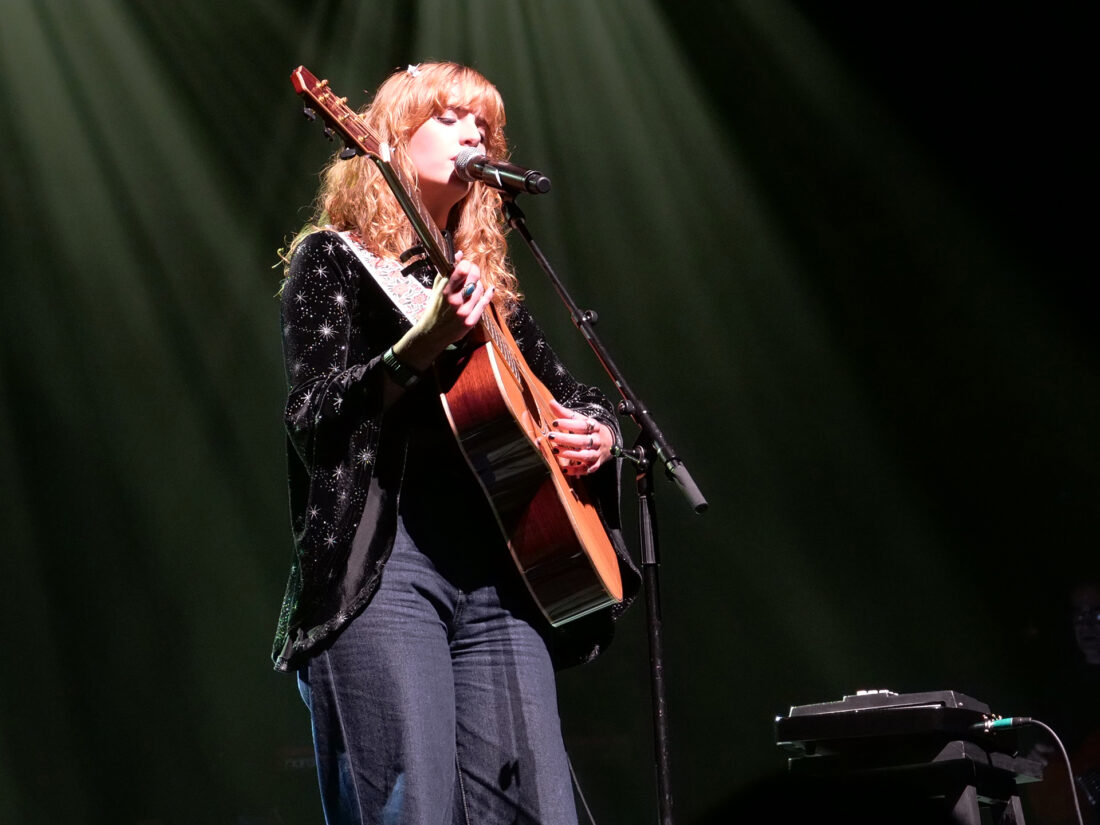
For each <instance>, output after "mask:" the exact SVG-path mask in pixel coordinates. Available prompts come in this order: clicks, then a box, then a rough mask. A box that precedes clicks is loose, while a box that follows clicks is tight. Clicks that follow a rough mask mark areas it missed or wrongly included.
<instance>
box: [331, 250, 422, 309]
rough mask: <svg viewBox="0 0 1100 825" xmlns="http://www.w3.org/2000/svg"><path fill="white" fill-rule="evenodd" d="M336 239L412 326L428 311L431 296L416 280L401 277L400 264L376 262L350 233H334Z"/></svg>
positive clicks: (384, 261) (385, 259) (383, 259)
mask: <svg viewBox="0 0 1100 825" xmlns="http://www.w3.org/2000/svg"><path fill="white" fill-rule="evenodd" d="M336 234H337V235H339V236H340V238H341V239H342V240H343V241H344V243H346V244H347V245H348V248H349V249H351V251H352V252H354V253H355V254H356V255H357V256H358V258H359V260H360V262H361V263H362V264H363V266H364V267H365V268H366V270H367V272H369V273H370V276H371V277H372V278H374V281H375V283H377V284H378V286H380V287H381V288H382V291H383V292H384V293H386V296H387V297H388V298H389V299H390V301H392V302H393V305H394V306H395V307H397V308H398V309H399V310H401V313H402V314H403V315H404V316H405V317H406V318H407V319H408V320H409V323H410V324H415V323H416V322H417V320H419V318H420V316H421V315H423V314H424V312H425V310H427V308H428V302H429V301H430V300H431V297H432V293H431V291H430V290H429V289H427V288H426V287H425V286H424V285H423V284H422V283H420V281H418V280H417V279H416V278H414V277H412V276H409V275H406V274H404V272H402V270H401V264H400V263H398V262H397V261H391V260H389V259H388V258H379V257H378V256H377V255H375V254H374V253H373V252H370V251H369V250H368V249H367V248H366V247H365V246H363V243H362V242H361V241H360V240H359V236H358V234H356V233H354V232H337V233H336Z"/></svg>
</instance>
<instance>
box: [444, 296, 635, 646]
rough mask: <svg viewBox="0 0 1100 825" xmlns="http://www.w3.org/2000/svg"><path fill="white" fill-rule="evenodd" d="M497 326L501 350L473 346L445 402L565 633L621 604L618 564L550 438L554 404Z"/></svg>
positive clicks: (523, 568)
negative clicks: (568, 624)
mask: <svg viewBox="0 0 1100 825" xmlns="http://www.w3.org/2000/svg"><path fill="white" fill-rule="evenodd" d="M490 310H493V311H494V315H495V308H493V307H490V308H488V309H487V310H486V311H487V312H488V311H490ZM495 324H496V326H497V330H499V332H500V336H498V341H500V339H503V340H502V341H500V344H501V345H498V344H497V343H493V342H492V341H486V342H484V343H482V344H481V345H479V346H477V347H476V348H474V349H473V350H472V352H471V353H470V354H468V355H467V356H466V357H465V358H464V359H463V363H461V365H460V367H461V371H460V372H459V373H458V375H457V377H456V378H455V379H454V382H453V384H451V385H450V386H449V388H448V389H447V390H446V391H445V392H444V393H443V394H442V395H441V396H440V399H441V401H442V403H443V410H444V412H445V413H446V416H447V419H448V421H449V422H450V425H451V429H452V431H453V432H454V435H455V438H456V439H457V440H458V444H459V446H460V447H461V449H462V453H463V455H464V456H465V458H466V461H467V463H468V464H469V465H470V469H472V470H473V472H474V475H475V476H476V477H477V479H478V483H480V484H481V487H482V490H483V491H484V493H485V495H486V497H487V498H488V499H489V502H490V504H491V505H492V509H493V512H494V514H495V515H496V518H497V523H498V524H499V526H500V529H501V533H502V534H503V536H504V539H505V541H506V542H507V544H508V549H509V550H510V551H511V554H512V558H513V559H514V561H515V563H516V566H517V567H518V569H519V571H520V573H521V574H522V576H523V579H524V581H525V582H526V584H527V587H528V589H529V590H530V591H531V595H532V596H533V597H534V599H535V602H536V603H537V604H538V606H539V608H540V609H541V610H542V612H543V614H544V615H545V616H546V618H547V619H548V620H549V621H550V623H551V624H552V625H554V626H558V625H562V624H565V623H566V622H570V621H572V620H574V619H578V618H580V617H581V616H584V615H587V614H588V613H591V612H593V611H595V610H599V609H600V608H603V607H606V606H608V605H611V604H615V603H617V602H620V601H622V581H621V579H620V576H619V564H618V559H617V558H616V556H615V550H614V548H613V547H612V545H611V542H610V540H609V539H608V536H607V531H606V529H605V528H604V526H603V522H602V521H601V520H600V517H599V514H598V513H597V511H596V508H595V506H594V504H593V502H592V500H591V497H590V495H589V492H588V489H587V485H586V482H585V480H584V479H582V478H573V477H569V476H566V475H565V473H563V472H562V470H561V468H560V467H559V466H558V462H557V457H556V456H555V455H554V453H553V451H552V444H551V443H550V441H549V439H547V437H546V435H547V433H548V432H549V431H550V426H549V425H550V422H551V421H552V420H554V418H556V417H557V416H555V415H554V412H553V409H552V408H551V406H550V399H551V398H552V397H553V396H551V394H550V391H549V390H547V389H546V387H545V385H543V384H542V382H541V381H539V380H538V378H537V377H535V375H534V374H533V373H532V372H531V371H530V368H529V367H528V366H527V363H526V361H524V360H523V356H522V355H521V354H520V352H519V348H518V346H517V345H516V344H515V340H514V339H513V338H512V337H511V335H510V334H509V332H508V328H507V326H506V325H505V324H504V323H503V322H500V321H499V320H495ZM516 372H518V373H519V374H520V379H519V380H517V378H516Z"/></svg>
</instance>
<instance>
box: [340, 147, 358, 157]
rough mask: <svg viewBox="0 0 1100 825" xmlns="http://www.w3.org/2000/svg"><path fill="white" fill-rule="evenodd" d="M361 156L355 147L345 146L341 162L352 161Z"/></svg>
mask: <svg viewBox="0 0 1100 825" xmlns="http://www.w3.org/2000/svg"><path fill="white" fill-rule="evenodd" d="M358 154H360V152H359V150H358V149H356V148H355V147H353V146H345V147H344V148H343V149H341V150H340V156H339V157H340V160H351V159H352V158H353V157H355V156H356V155H358Z"/></svg>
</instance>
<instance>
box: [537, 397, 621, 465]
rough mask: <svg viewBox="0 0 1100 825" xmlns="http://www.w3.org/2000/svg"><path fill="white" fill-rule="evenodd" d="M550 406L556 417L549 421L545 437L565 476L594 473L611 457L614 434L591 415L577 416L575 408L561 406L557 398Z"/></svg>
mask: <svg viewBox="0 0 1100 825" xmlns="http://www.w3.org/2000/svg"><path fill="white" fill-rule="evenodd" d="M550 403H551V404H552V405H553V409H554V414H555V415H556V416H557V418H556V419H555V420H553V421H551V422H550V427H551V430H550V432H549V433H548V435H547V437H548V438H549V439H550V444H551V445H552V446H553V450H554V453H555V455H556V457H557V459H558V465H559V466H560V467H561V468H562V471H563V472H564V473H565V474H566V475H571V476H584V475H589V474H590V473H594V472H596V470H598V469H599V468H600V467H601V466H602V465H603V463H604V462H605V461H607V460H608V459H609V458H611V448H612V447H613V446H614V445H615V436H614V434H613V433H612V432H611V430H610V429H609V428H608V427H607V426H606V425H605V424H601V423H600V422H599V421H597V420H596V419H595V418H589V417H588V416H586V415H581V414H580V413H579V412H577V411H576V410H570V409H569V408H567V407H563V406H562V405H561V404H559V403H558V402H557V401H553V400H552V401H551V402H550Z"/></svg>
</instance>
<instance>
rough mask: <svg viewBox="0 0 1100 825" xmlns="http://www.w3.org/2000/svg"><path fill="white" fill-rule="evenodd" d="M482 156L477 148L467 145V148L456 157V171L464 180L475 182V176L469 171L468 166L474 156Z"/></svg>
mask: <svg viewBox="0 0 1100 825" xmlns="http://www.w3.org/2000/svg"><path fill="white" fill-rule="evenodd" d="M480 156H481V152H479V151H478V150H477V149H473V148H471V147H469V146H467V147H466V148H465V149H463V150H462V151H461V152H459V153H458V155H457V156H456V157H455V172H457V173H458V176H459V177H460V178H462V179H463V180H464V181H467V182H469V183H473V182H474V178H473V176H472V175H471V174H470V173H469V171H468V170H467V168H466V167H468V166H469V165H470V161H472V160H473V159H474V158H476V157H480Z"/></svg>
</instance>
